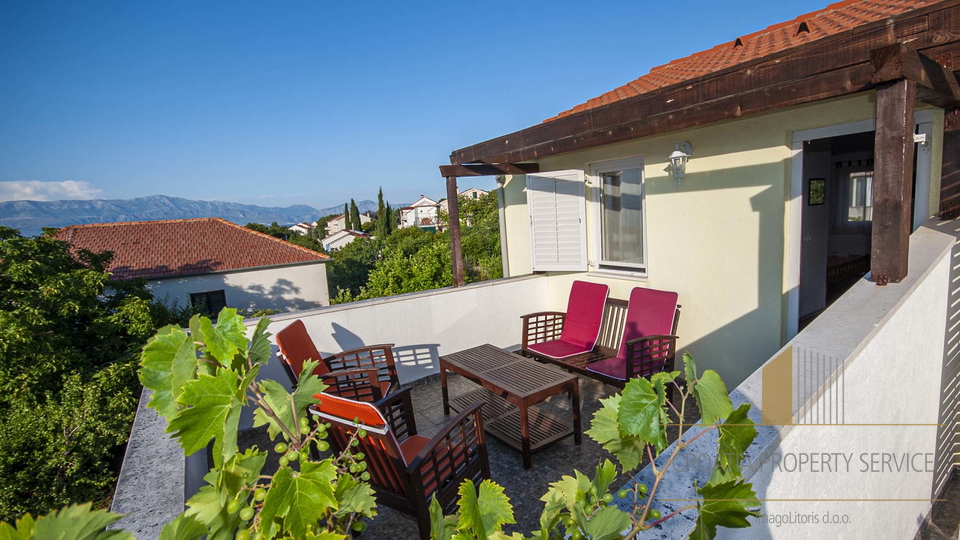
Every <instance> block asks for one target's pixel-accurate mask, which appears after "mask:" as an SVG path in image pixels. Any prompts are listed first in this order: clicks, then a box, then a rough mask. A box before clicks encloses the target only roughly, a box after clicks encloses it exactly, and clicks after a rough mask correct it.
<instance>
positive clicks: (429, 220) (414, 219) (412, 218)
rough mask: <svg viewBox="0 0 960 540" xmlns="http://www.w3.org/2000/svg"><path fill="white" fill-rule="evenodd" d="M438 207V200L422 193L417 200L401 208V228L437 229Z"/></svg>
mask: <svg viewBox="0 0 960 540" xmlns="http://www.w3.org/2000/svg"><path fill="white" fill-rule="evenodd" d="M438 208H439V205H438V203H437V201H435V200H433V199H431V198H429V197H425V196H423V195H421V196H420V198H419V199H417V200H416V202H414V203H413V204H411V205H410V206H405V207H403V208H401V209H400V228H401V229H402V228H405V227H420V228H423V229H433V230H436V228H437V209H438Z"/></svg>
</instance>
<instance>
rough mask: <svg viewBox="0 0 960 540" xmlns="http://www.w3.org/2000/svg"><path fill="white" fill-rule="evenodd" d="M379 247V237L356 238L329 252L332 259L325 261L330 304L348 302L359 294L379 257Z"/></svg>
mask: <svg viewBox="0 0 960 540" xmlns="http://www.w3.org/2000/svg"><path fill="white" fill-rule="evenodd" d="M380 247H381V241H380V240H379V239H377V240H373V239H370V238H357V239H356V240H354V241H353V242H350V243H349V244H347V245H345V246H343V247H342V248H340V249H338V250H336V251H334V252H333V253H331V254H330V256H331V257H332V258H333V260H332V261H330V262H329V263H327V284H328V287H329V289H330V299H331V300H330V303H331V304H342V303H345V302H350V301H351V300H353V299H354V297H356V296H357V295H359V294H360V288H361V287H363V286H364V285H366V283H367V279H368V277H369V275H370V272H371V271H372V270H373V269H374V267H375V266H376V264H377V260H378V259H379V257H380Z"/></svg>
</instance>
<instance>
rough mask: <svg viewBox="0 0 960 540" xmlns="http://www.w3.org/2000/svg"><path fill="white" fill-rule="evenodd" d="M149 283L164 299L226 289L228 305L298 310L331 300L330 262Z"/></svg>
mask: <svg viewBox="0 0 960 540" xmlns="http://www.w3.org/2000/svg"><path fill="white" fill-rule="evenodd" d="M147 287H148V288H149V289H150V291H151V292H152V293H153V294H154V296H156V297H157V299H158V300H160V301H161V302H164V303H167V304H172V303H173V302H177V303H178V304H179V305H180V306H186V305H190V294H191V293H199V292H206V291H218V290H221V289H222V290H223V291H224V295H225V296H226V300H227V307H232V308H237V309H242V310H257V309H279V310H280V311H294V310H302V309H312V308H317V307H321V306H327V305H329V304H330V295H329V292H328V289H327V265H326V264H325V263H317V264H304V265H295V266H283V267H275V268H264V269H259V270H248V271H237V272H224V273H219V274H202V275H198V276H186V277H180V278H168V279H155V280H151V281H149V282H148V283H147Z"/></svg>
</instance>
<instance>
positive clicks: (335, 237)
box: [320, 231, 367, 251]
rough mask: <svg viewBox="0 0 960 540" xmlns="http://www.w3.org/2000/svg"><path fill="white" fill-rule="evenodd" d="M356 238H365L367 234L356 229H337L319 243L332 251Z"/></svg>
mask: <svg viewBox="0 0 960 540" xmlns="http://www.w3.org/2000/svg"><path fill="white" fill-rule="evenodd" d="M357 238H367V235H366V234H364V233H359V232H357V231H339V232H335V233H333V234H331V235H330V236H328V237H326V238H324V239H323V240H321V241H320V243H321V244H323V249H325V250H327V251H333V250H337V249H340V248H342V247H343V246H345V245H347V244H349V243H350V242H353V241H354V240H356V239H357Z"/></svg>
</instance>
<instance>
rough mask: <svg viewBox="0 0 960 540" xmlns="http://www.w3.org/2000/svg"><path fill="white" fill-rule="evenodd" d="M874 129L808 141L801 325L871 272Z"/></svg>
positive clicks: (801, 262)
mask: <svg viewBox="0 0 960 540" xmlns="http://www.w3.org/2000/svg"><path fill="white" fill-rule="evenodd" d="M873 144H874V137H873V132H864V133H854V134H850V135H841V136H836V137H828V138H824V139H815V140H811V141H807V143H806V145H805V147H804V152H803V195H802V197H803V210H802V213H803V217H802V220H803V221H802V225H801V226H802V245H801V252H800V314H799V315H800V328H801V329H802V328H803V326H804V325H805V323H807V322H809V321H810V320H812V318H813V317H815V316H816V315H817V314H818V313H820V312H821V311H823V310H824V309H826V307H827V306H828V305H830V304H831V303H832V302H833V301H834V300H836V299H837V298H839V297H840V296H841V295H842V294H843V293H844V292H845V291H846V290H847V289H849V288H850V286H851V285H853V284H854V283H856V282H857V280H858V279H860V278H862V277H863V276H864V275H865V274H866V273H867V272H869V271H870V233H871V228H872V220H873Z"/></svg>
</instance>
